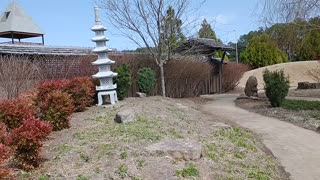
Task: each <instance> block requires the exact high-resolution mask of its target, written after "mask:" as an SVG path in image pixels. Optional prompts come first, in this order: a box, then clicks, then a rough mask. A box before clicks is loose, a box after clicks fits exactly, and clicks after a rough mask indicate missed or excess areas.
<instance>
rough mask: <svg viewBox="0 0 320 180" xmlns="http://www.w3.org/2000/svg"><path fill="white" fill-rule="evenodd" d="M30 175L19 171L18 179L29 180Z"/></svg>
mask: <svg viewBox="0 0 320 180" xmlns="http://www.w3.org/2000/svg"><path fill="white" fill-rule="evenodd" d="M31 176H32V174H31V173H30V172H25V171H20V174H19V178H20V179H30V178H31Z"/></svg>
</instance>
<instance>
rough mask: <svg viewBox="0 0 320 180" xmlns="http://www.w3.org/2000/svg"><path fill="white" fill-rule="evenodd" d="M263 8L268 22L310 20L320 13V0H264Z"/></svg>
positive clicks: (265, 20)
mask: <svg viewBox="0 0 320 180" xmlns="http://www.w3.org/2000/svg"><path fill="white" fill-rule="evenodd" d="M262 8H263V14H264V15H263V18H264V22H266V23H276V22H292V21H294V20H295V19H302V20H308V19H309V18H310V17H314V16H317V15H319V12H320V11H319V10H320V0H264V5H263V7H262Z"/></svg>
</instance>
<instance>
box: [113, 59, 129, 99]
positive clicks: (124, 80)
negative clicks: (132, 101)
mask: <svg viewBox="0 0 320 180" xmlns="http://www.w3.org/2000/svg"><path fill="white" fill-rule="evenodd" d="M114 71H115V72H117V73H118V76H117V77H116V78H115V79H114V80H115V83H117V94H118V98H119V100H123V99H124V98H125V97H127V96H128V91H129V88H130V86H131V71H130V68H129V66H128V65H127V64H122V65H121V66H119V67H116V68H115V69H114Z"/></svg>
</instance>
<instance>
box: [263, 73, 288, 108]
mask: <svg viewBox="0 0 320 180" xmlns="http://www.w3.org/2000/svg"><path fill="white" fill-rule="evenodd" d="M263 80H264V83H265V85H264V89H265V93H266V96H267V97H268V99H269V101H270V103H271V106H272V107H280V106H281V104H282V103H283V102H284V100H285V98H286V96H287V95H288V92H289V87H290V85H289V84H290V81H289V77H287V76H285V75H284V72H283V70H281V71H273V72H270V71H269V70H268V69H266V70H265V71H264V72H263Z"/></svg>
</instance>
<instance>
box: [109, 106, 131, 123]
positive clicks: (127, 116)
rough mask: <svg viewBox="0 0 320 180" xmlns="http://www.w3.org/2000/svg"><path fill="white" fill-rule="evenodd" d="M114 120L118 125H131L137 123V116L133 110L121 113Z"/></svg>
mask: <svg viewBox="0 0 320 180" xmlns="http://www.w3.org/2000/svg"><path fill="white" fill-rule="evenodd" d="M114 120H115V121H116V122H117V123H130V122H134V121H136V115H135V113H134V112H133V110H131V109H125V110H122V111H119V112H118V113H117V114H116V117H115V118H114Z"/></svg>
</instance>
